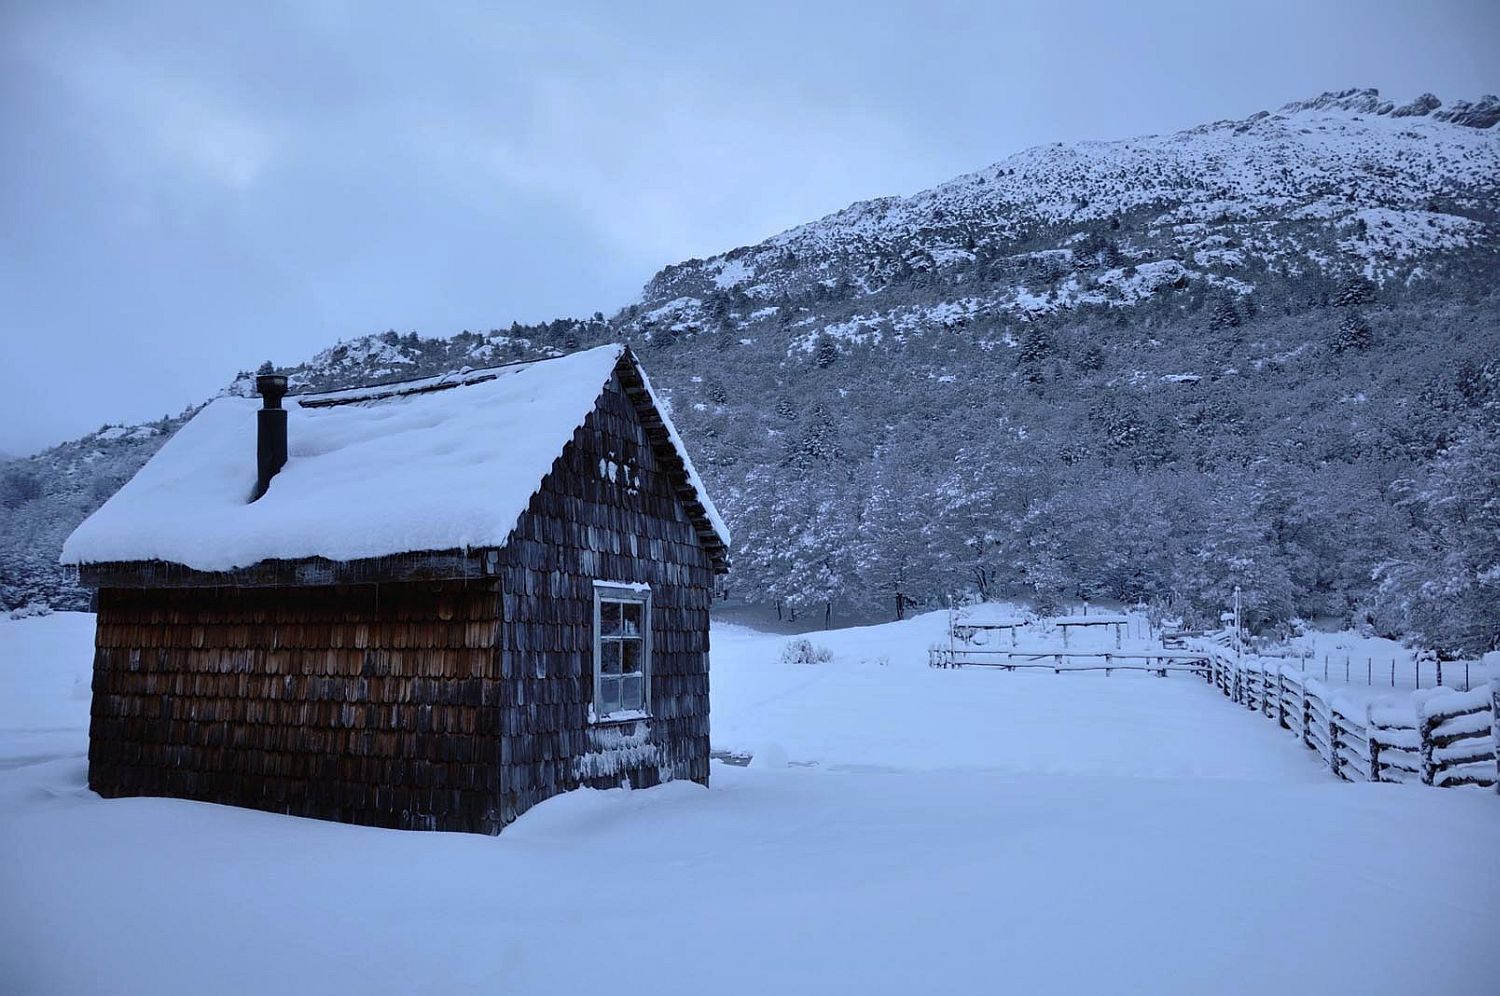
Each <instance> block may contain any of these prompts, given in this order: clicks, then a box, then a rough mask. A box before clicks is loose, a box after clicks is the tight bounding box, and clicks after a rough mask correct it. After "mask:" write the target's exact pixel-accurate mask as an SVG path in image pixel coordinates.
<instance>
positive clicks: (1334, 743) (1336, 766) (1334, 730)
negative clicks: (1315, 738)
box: [1323, 695, 1346, 781]
mask: <svg viewBox="0 0 1500 996" xmlns="http://www.w3.org/2000/svg"><path fill="white" fill-rule="evenodd" d="M1323 705H1324V707H1325V708H1326V709H1327V710H1328V767H1329V769H1330V770H1331V771H1332V772H1333V777H1335V778H1337V779H1339V780H1340V781H1345V780H1346V779H1345V778H1344V759H1343V758H1342V757H1340V756H1339V711H1338V710H1337V709H1335V708H1334V707H1333V696H1332V695H1330V696H1328V701H1327V702H1325V703H1323Z"/></svg>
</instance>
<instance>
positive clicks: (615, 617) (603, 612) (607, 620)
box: [599, 602, 620, 636]
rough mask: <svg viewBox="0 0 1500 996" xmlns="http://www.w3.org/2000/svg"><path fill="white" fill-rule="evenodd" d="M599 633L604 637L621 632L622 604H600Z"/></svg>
mask: <svg viewBox="0 0 1500 996" xmlns="http://www.w3.org/2000/svg"><path fill="white" fill-rule="evenodd" d="M599 632H600V633H601V634H603V635H604V636H610V635H613V634H618V633H619V632H620V603H619V602H600V603H599Z"/></svg>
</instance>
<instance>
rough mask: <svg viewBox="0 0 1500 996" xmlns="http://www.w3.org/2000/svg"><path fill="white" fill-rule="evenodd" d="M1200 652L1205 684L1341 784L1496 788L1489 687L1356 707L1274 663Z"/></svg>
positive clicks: (1499, 692)
mask: <svg viewBox="0 0 1500 996" xmlns="http://www.w3.org/2000/svg"><path fill="white" fill-rule="evenodd" d="M1204 650H1205V651H1206V652H1207V653H1208V654H1209V659H1210V664H1211V667H1210V674H1209V681H1210V682H1212V683H1213V684H1214V685H1216V686H1217V687H1218V688H1219V690H1220V691H1221V692H1223V693H1224V695H1225V696H1226V697H1228V698H1229V699H1230V701H1232V702H1236V703H1239V704H1241V705H1243V706H1244V707H1245V708H1247V709H1251V710H1254V711H1256V712H1259V713H1260V714H1261V715H1262V716H1265V717H1266V718H1267V719H1271V720H1274V721H1275V722H1276V723H1277V724H1278V725H1280V726H1281V727H1282V728H1283V729H1285V730H1290V731H1292V732H1293V733H1296V734H1297V735H1298V737H1299V738H1300V739H1301V741H1302V743H1303V744H1304V745H1305V746H1306V747H1308V748H1309V749H1311V750H1313V751H1315V752H1317V754H1318V756H1319V757H1320V758H1322V759H1323V763H1324V764H1326V765H1328V768H1329V770H1330V771H1332V772H1333V774H1334V775H1336V776H1337V777H1339V778H1341V779H1343V780H1344V781H1350V782H1354V781H1369V782H1406V781H1420V782H1421V783H1422V784H1424V785H1433V786H1439V787H1451V786H1460V785H1478V786H1483V787H1495V788H1500V767H1497V757H1496V755H1497V737H1500V731H1497V729H1496V722H1495V717H1496V716H1497V715H1500V702H1497V699H1500V685H1497V684H1496V683H1495V682H1491V683H1490V684H1486V685H1481V686H1479V687H1478V688H1474V689H1472V690H1468V691H1454V690H1452V689H1447V688H1440V689H1433V690H1431V691H1430V692H1425V693H1418V694H1416V695H1414V696H1413V698H1412V702H1411V705H1410V707H1409V708H1403V707H1402V706H1400V705H1391V704H1388V703H1361V702H1356V701H1354V700H1353V699H1350V698H1348V697H1347V696H1344V695H1340V694H1337V693H1335V692H1333V691H1332V690H1331V689H1330V688H1329V687H1328V685H1326V684H1324V683H1323V682H1322V681H1320V680H1319V679H1317V678H1315V677H1312V676H1311V675H1308V674H1307V673H1306V672H1304V671H1302V670H1301V669H1300V668H1295V667H1291V666H1289V665H1286V664H1283V663H1281V662H1278V661H1273V660H1265V659H1261V658H1253V657H1252V658H1246V659H1244V660H1240V661H1237V660H1235V658H1234V656H1233V655H1232V654H1231V653H1230V652H1228V651H1226V650H1223V649H1221V648H1219V647H1217V646H1214V645H1211V644H1210V645H1205V646H1204Z"/></svg>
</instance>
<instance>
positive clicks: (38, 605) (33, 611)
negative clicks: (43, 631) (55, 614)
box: [10, 602, 52, 619]
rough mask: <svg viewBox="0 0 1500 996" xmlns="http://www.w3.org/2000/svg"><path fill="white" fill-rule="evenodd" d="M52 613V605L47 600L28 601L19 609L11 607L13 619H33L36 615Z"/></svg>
mask: <svg viewBox="0 0 1500 996" xmlns="http://www.w3.org/2000/svg"><path fill="white" fill-rule="evenodd" d="M51 613H52V606H50V605H48V604H47V603H46V602H27V603H26V604H25V605H23V606H21V607H20V608H19V609H11V610H10V617H11V618H12V619H31V618H33V617H35V616H45V615H51Z"/></svg>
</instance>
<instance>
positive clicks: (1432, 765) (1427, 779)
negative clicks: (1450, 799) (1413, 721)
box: [1417, 706, 1437, 785]
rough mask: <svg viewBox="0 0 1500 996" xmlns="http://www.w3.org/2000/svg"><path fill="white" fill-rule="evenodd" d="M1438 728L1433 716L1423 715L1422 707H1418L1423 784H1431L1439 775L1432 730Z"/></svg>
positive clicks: (1418, 732) (1418, 733)
mask: <svg viewBox="0 0 1500 996" xmlns="http://www.w3.org/2000/svg"><path fill="white" fill-rule="evenodd" d="M1435 729H1437V723H1436V722H1435V721H1434V719H1433V718H1432V717H1429V716H1426V715H1423V713H1422V709H1421V707H1420V706H1419V707H1418V708H1417V736H1418V737H1419V738H1420V739H1419V741H1418V742H1419V743H1420V744H1421V747H1420V749H1419V751H1418V756H1419V757H1420V758H1421V759H1422V784H1423V785H1431V784H1432V783H1433V781H1434V780H1435V778H1436V776H1437V759H1436V758H1434V757H1433V756H1432V752H1433V747H1432V731H1433V730H1435Z"/></svg>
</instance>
